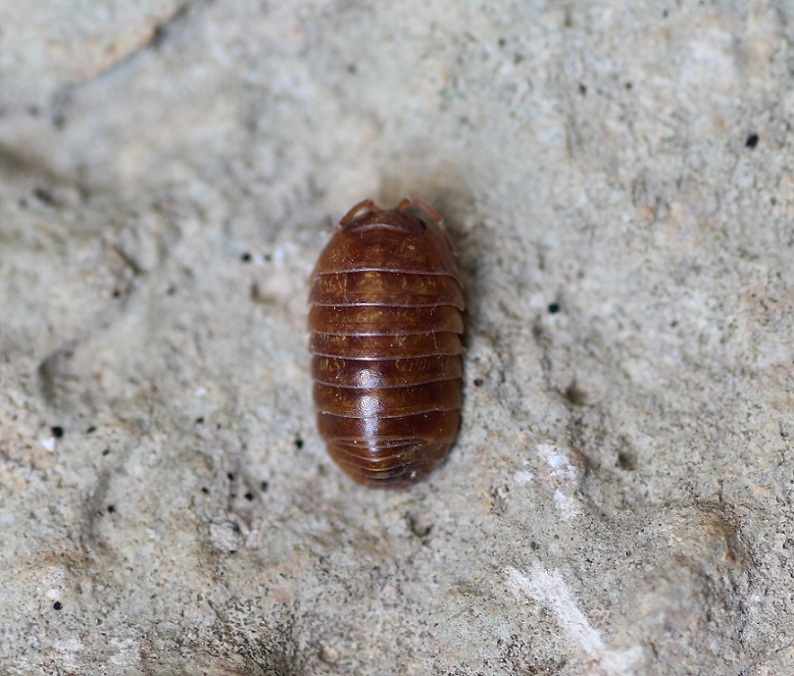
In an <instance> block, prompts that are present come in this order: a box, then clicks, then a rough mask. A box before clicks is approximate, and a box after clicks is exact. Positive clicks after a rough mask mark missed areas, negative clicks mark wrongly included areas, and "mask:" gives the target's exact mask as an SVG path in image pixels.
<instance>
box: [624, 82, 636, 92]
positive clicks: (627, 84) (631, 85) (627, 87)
mask: <svg viewBox="0 0 794 676" xmlns="http://www.w3.org/2000/svg"><path fill="white" fill-rule="evenodd" d="M623 86H624V87H625V88H626V91H631V88H632V87H633V86H634V85H633V84H632V83H631V82H627V83H626V84H625V85H623Z"/></svg>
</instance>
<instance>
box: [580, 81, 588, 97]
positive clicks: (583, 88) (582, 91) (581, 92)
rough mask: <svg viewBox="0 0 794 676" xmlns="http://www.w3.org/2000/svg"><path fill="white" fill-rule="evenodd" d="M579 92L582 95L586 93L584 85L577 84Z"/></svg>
mask: <svg viewBox="0 0 794 676" xmlns="http://www.w3.org/2000/svg"><path fill="white" fill-rule="evenodd" d="M579 93H580V94H581V95H582V96H584V95H585V94H587V87H586V86H585V85H583V84H580V85H579Z"/></svg>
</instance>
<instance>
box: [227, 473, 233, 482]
mask: <svg viewBox="0 0 794 676" xmlns="http://www.w3.org/2000/svg"><path fill="white" fill-rule="evenodd" d="M226 478H227V479H228V480H229V481H234V474H232V473H231V472H229V473H228V474H227V475H226Z"/></svg>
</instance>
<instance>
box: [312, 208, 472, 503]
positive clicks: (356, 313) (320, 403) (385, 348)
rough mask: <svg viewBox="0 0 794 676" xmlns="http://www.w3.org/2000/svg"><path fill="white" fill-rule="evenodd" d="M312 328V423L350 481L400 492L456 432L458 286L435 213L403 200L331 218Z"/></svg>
mask: <svg viewBox="0 0 794 676" xmlns="http://www.w3.org/2000/svg"><path fill="white" fill-rule="evenodd" d="M309 303H310V310H309V331H310V333H311V338H310V350H311V353H312V363H311V373H312V378H313V379H314V403H315V406H316V408H317V425H318V427H319V430H320V434H321V435H322V437H323V439H325V443H326V446H327V447H328V452H329V453H330V455H331V457H332V458H333V459H334V461H335V462H336V464H337V465H339V467H341V468H342V470H343V471H344V472H345V473H346V474H347V475H348V476H350V477H351V478H352V479H353V480H354V481H356V482H357V483H360V484H364V485H366V486H370V487H377V488H405V487H406V486H410V485H411V484H413V483H416V482H417V481H419V480H421V479H423V478H424V477H426V476H427V475H428V474H429V473H430V472H431V471H432V470H433V468H435V467H436V465H438V463H439V462H441V460H443V459H444V457H445V456H446V455H447V453H448V452H449V449H450V446H451V445H452V442H453V441H454V440H455V436H456V435H457V432H458V427H459V425H460V405H461V382H462V381H461V368H462V365H461V351H462V350H461V343H460V334H461V333H463V318H462V316H461V311H462V310H463V309H464V300H463V280H462V278H461V275H460V272H459V271H458V268H457V266H456V265H455V254H454V252H453V250H452V245H451V243H450V240H449V236H448V235H447V231H446V229H445V228H444V223H443V219H442V218H441V216H440V215H439V214H438V213H437V212H436V211H435V210H433V209H432V208H431V207H429V206H428V205H427V204H425V203H424V202H422V201H420V200H418V199H411V198H408V197H406V198H405V199H403V200H402V201H401V202H400V203H399V204H398V205H397V206H396V207H395V208H394V209H380V208H379V207H377V206H376V205H375V204H374V202H372V201H371V200H365V201H363V202H361V203H360V204H357V205H356V206H354V207H353V208H352V209H351V210H350V211H349V212H348V214H347V215H346V216H345V217H344V218H343V219H342V220H341V221H340V222H339V225H338V226H337V228H336V230H335V231H334V234H333V236H332V237H331V241H330V242H328V245H327V246H326V247H325V249H323V252H322V253H321V254H320V257H319V259H318V260H317V265H315V267H314V271H313V272H312V277H311V292H310V295H309Z"/></svg>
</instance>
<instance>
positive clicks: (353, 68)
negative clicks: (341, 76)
mask: <svg viewBox="0 0 794 676" xmlns="http://www.w3.org/2000/svg"><path fill="white" fill-rule="evenodd" d="M347 72H348V73H350V74H351V75H355V74H356V73H357V72H358V68H356V64H355V63H351V64H350V65H349V66H348V67H347Z"/></svg>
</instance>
